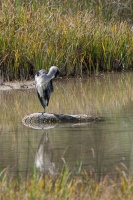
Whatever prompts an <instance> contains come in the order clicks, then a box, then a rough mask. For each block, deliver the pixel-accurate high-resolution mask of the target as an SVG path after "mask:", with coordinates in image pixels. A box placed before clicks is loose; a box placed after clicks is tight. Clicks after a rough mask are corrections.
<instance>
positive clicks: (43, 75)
mask: <svg viewBox="0 0 133 200" xmlns="http://www.w3.org/2000/svg"><path fill="white" fill-rule="evenodd" d="M58 75H59V69H58V67H56V66H52V67H50V70H49V72H48V73H47V72H46V71H45V70H44V69H42V70H40V71H38V72H37V73H36V75H35V87H36V90H37V94H38V98H39V100H40V102H41V105H42V106H43V108H44V112H45V108H46V106H48V104H49V99H50V95H51V93H52V92H53V83H52V80H53V79H54V78H56V77H57V76H58Z"/></svg>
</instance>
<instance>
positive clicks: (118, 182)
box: [0, 167, 133, 200]
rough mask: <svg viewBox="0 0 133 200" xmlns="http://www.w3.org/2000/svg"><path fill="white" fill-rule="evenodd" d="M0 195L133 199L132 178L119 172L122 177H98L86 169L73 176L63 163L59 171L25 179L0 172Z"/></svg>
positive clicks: (18, 197)
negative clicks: (89, 173) (88, 172)
mask: <svg viewBox="0 0 133 200" xmlns="http://www.w3.org/2000/svg"><path fill="white" fill-rule="evenodd" d="M0 179H1V180H0V199H14V200H15V199H18V200H19V199H76V198H78V199H79V200H80V199H95V200H99V199H102V200H104V199H114V200H115V199H125V198H126V199H132V195H133V190H132V186H133V181H132V178H129V177H128V175H126V174H124V173H122V172H120V177H119V178H117V179H112V178H109V177H105V178H103V179H101V180H100V181H98V180H97V179H96V178H94V177H92V175H88V174H87V173H86V172H85V171H82V172H81V175H80V176H72V175H71V173H70V171H69V169H68V168H67V167H64V168H63V169H62V172H61V174H60V175H58V176H56V177H53V176H49V175H45V176H37V175H36V173H34V175H33V177H29V178H27V179H26V180H23V179H19V180H18V179H15V178H11V177H10V178H8V177H7V176H6V173H5V175H3V173H2V175H1V174H0Z"/></svg>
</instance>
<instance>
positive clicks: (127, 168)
mask: <svg viewBox="0 0 133 200" xmlns="http://www.w3.org/2000/svg"><path fill="white" fill-rule="evenodd" d="M132 77H133V73H132V72H126V73H114V74H108V75H107V74H106V75H101V76H97V77H91V78H83V79H75V78H73V79H65V80H57V81H54V93H53V94H52V96H51V99H50V103H49V107H48V109H47V112H51V113H64V114H78V113H83V114H91V115H94V116H101V117H104V119H105V120H104V121H102V122H95V123H94V122H92V123H83V124H56V125H55V124H53V125H52V126H51V127H50V128H49V129H46V130H37V129H32V128H28V127H26V126H24V125H23V124H22V122H21V120H22V119H23V117H24V116H25V115H27V114H31V113H34V112H41V111H43V109H42V107H41V105H40V103H39V100H38V98H37V95H36V91H35V89H27V90H25V89H20V90H10V91H0V113H1V115H0V170H3V169H5V168H6V169H7V170H8V171H9V172H10V173H13V174H14V175H16V176H18V175H21V176H24V177H25V176H27V174H29V173H32V172H33V169H34V166H35V165H36V167H38V171H41V172H45V173H46V172H49V173H51V174H56V173H59V172H60V169H61V167H62V166H63V164H64V163H67V165H68V166H69V169H70V170H72V171H73V172H74V173H78V170H79V169H80V167H81V168H82V170H86V171H87V172H88V173H90V172H91V173H94V174H97V175H98V176H99V177H101V176H105V175H111V176H112V175H113V176H115V175H117V174H119V173H120V172H119V171H124V172H125V173H128V174H132V172H133V78H132Z"/></svg>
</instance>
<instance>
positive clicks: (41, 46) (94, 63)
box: [0, 0, 133, 80]
mask: <svg viewBox="0 0 133 200" xmlns="http://www.w3.org/2000/svg"><path fill="white" fill-rule="evenodd" d="M87 2H88V1H81V2H80V3H79V2H78V1H76V0H75V1H74V2H73V3H72V2H71V1H61V2H60V3H58V2H56V1H52V0H51V1H44V2H43V3H42V2H41V1H36V2H33V1H19V0H17V1H10V0H5V1H1V7H0V28H1V32H0V73H1V76H2V78H3V79H5V80H13V79H21V80H23V79H29V78H32V77H33V76H34V74H35V72H36V71H37V70H39V69H41V68H45V69H46V70H48V69H49V67H50V66H51V65H57V66H58V67H59V68H60V70H61V72H62V75H80V76H82V75H83V74H88V75H90V74H92V73H98V72H99V71H107V70H108V71H111V70H122V69H130V68H131V67H132V63H133V58H132V55H133V31H132V24H131V20H132V18H133V16H132V11H133V5H132V2H131V1H128V3H126V1H119V4H118V1H113V2H114V3H111V1H107V2H106V3H104V1H97V3H96V2H95V1H89V3H87ZM100 2H101V3H100ZM105 4H106V9H105ZM127 6H128V9H127ZM113 8H115V10H114V11H113Z"/></svg>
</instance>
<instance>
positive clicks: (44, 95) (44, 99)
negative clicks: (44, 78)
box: [37, 80, 53, 109]
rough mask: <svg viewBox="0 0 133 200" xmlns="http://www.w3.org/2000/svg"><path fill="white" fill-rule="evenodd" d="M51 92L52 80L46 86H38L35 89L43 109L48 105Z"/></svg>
mask: <svg viewBox="0 0 133 200" xmlns="http://www.w3.org/2000/svg"><path fill="white" fill-rule="evenodd" d="M52 92H53V84H52V80H50V82H48V83H47V84H44V85H42V86H41V87H39V86H38V87H37V94H38V98H39V100H40V102H41V105H42V106H43V108H44V109H45V107H46V106H48V104H49V99H50V95H51V93H52Z"/></svg>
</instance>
